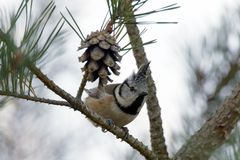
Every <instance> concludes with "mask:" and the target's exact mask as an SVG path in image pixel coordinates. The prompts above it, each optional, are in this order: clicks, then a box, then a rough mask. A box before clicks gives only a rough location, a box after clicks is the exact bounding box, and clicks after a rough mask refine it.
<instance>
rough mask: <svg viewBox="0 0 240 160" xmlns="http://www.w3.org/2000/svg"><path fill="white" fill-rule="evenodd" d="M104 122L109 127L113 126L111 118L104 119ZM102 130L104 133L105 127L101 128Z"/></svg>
mask: <svg viewBox="0 0 240 160" xmlns="http://www.w3.org/2000/svg"><path fill="white" fill-rule="evenodd" d="M106 123H107V124H108V125H109V126H110V127H113V126H114V122H113V120H111V119H107V120H106ZM102 131H103V132H104V133H106V132H107V129H105V128H102Z"/></svg>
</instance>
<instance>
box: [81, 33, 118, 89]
mask: <svg viewBox="0 0 240 160" xmlns="http://www.w3.org/2000/svg"><path fill="white" fill-rule="evenodd" d="M83 48H87V49H86V50H85V52H84V53H83V54H82V55H81V56H80V57H79V61H80V62H86V63H85V65H84V67H83V68H82V71H85V72H86V73H87V74H88V76H87V80H88V81H92V82H93V81H95V80H97V79H98V78H99V80H100V84H102V85H106V84H107V82H108V81H111V82H112V80H111V79H110V78H109V76H110V75H111V72H112V73H114V74H115V75H119V74H120V73H119V71H118V70H119V69H120V66H119V65H118V64H117V62H120V61H121V58H122V57H121V56H120V55H119V54H118V52H119V50H120V47H119V46H118V44H117V43H116V39H115V38H114V37H113V36H111V35H110V34H109V33H108V32H107V31H96V32H92V33H91V34H90V35H87V38H86V39H85V41H82V42H81V46H80V47H79V48H78V49H79V50H80V49H83ZM109 69H110V70H111V72H110V70H109Z"/></svg>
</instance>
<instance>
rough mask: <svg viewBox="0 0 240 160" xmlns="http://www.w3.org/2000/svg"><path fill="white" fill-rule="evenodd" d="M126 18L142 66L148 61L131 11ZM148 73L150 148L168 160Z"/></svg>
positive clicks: (158, 109)
mask: <svg viewBox="0 0 240 160" xmlns="http://www.w3.org/2000/svg"><path fill="white" fill-rule="evenodd" d="M129 5H130V4H129ZM130 8H131V7H130ZM127 16H128V17H125V18H126V19H127V23H126V24H125V26H126V28H127V33H128V36H129V39H130V42H131V46H132V50H133V55H134V57H135V59H136V63H137V66H138V67H139V66H141V65H142V64H144V63H146V62H148V60H147V57H146V53H145V51H144V47H143V42H142V39H141V37H140V35H139V29H138V27H137V25H136V19H135V17H134V12H133V11H132V10H131V11H130V13H129V14H128V15H127ZM128 22H129V23H128ZM149 72H150V74H149V75H150V76H149V77H148V79H147V84H148V100H147V110H148V117H149V122H150V136H151V146H152V149H153V151H154V153H156V154H157V156H158V159H161V160H168V159H169V156H168V152H167V146H166V144H165V138H164V135H163V128H162V119H161V108H160V105H159V103H158V98H157V95H156V86H155V83H154V80H153V78H152V76H151V70H150V69H149Z"/></svg>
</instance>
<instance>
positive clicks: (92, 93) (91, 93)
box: [84, 83, 119, 99]
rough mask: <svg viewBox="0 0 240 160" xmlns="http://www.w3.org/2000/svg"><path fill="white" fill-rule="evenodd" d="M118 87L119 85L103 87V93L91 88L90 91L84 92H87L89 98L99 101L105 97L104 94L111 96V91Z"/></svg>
mask: <svg viewBox="0 0 240 160" xmlns="http://www.w3.org/2000/svg"><path fill="white" fill-rule="evenodd" d="M118 85H119V83H116V84H109V85H107V86H106V87H105V92H104V91H101V90H99V89H98V88H91V89H84V90H85V92H87V94H88V95H89V96H90V97H92V98H96V99H99V98H101V97H103V96H105V95H106V94H109V95H113V90H114V88H115V87H116V86H118Z"/></svg>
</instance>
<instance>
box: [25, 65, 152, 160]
mask: <svg viewBox="0 0 240 160" xmlns="http://www.w3.org/2000/svg"><path fill="white" fill-rule="evenodd" d="M28 68H29V70H31V71H32V72H33V73H34V74H35V75H36V76H37V78H38V79H39V80H41V81H42V82H43V83H44V84H45V85H46V86H47V87H48V88H49V89H50V90H52V91H53V92H55V93H56V94H57V95H59V96H60V97H62V98H63V99H65V100H66V101H67V102H68V103H69V104H70V105H71V108H73V109H74V110H78V111H80V112H81V113H83V114H84V115H86V117H87V118H89V119H91V120H92V121H93V122H95V123H96V124H98V125H99V126H101V127H103V128H104V129H106V130H108V131H109V132H111V133H113V134H114V135H115V136H116V137H117V138H121V139H122V140H123V141H125V142H127V143H128V144H129V145H130V146H132V147H133V148H134V149H136V150H138V151H139V152H140V153H141V154H142V155H143V156H144V157H145V158H146V159H154V160H155V159H156V156H155V154H154V153H153V152H152V151H151V150H149V149H148V147H147V146H145V145H144V144H143V143H142V142H140V141H138V139H136V138H134V137H133V136H132V135H129V136H128V137H127V138H124V136H125V131H124V130H123V129H122V128H119V127H117V126H109V125H108V123H106V120H104V119H103V118H102V117H100V116H99V115H97V114H96V113H94V112H92V111H90V110H89V109H88V108H87V106H86V105H85V104H84V103H83V102H82V101H80V100H78V99H76V98H74V97H73V96H72V95H70V94H69V93H67V92H65V91H64V90H62V89H61V88H60V87H59V86H57V85H56V84H55V83H54V82H53V81H51V80H50V79H48V77H47V76H46V75H44V74H43V73H42V72H41V70H40V69H38V68H37V67H36V66H34V65H32V64H29V65H28Z"/></svg>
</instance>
